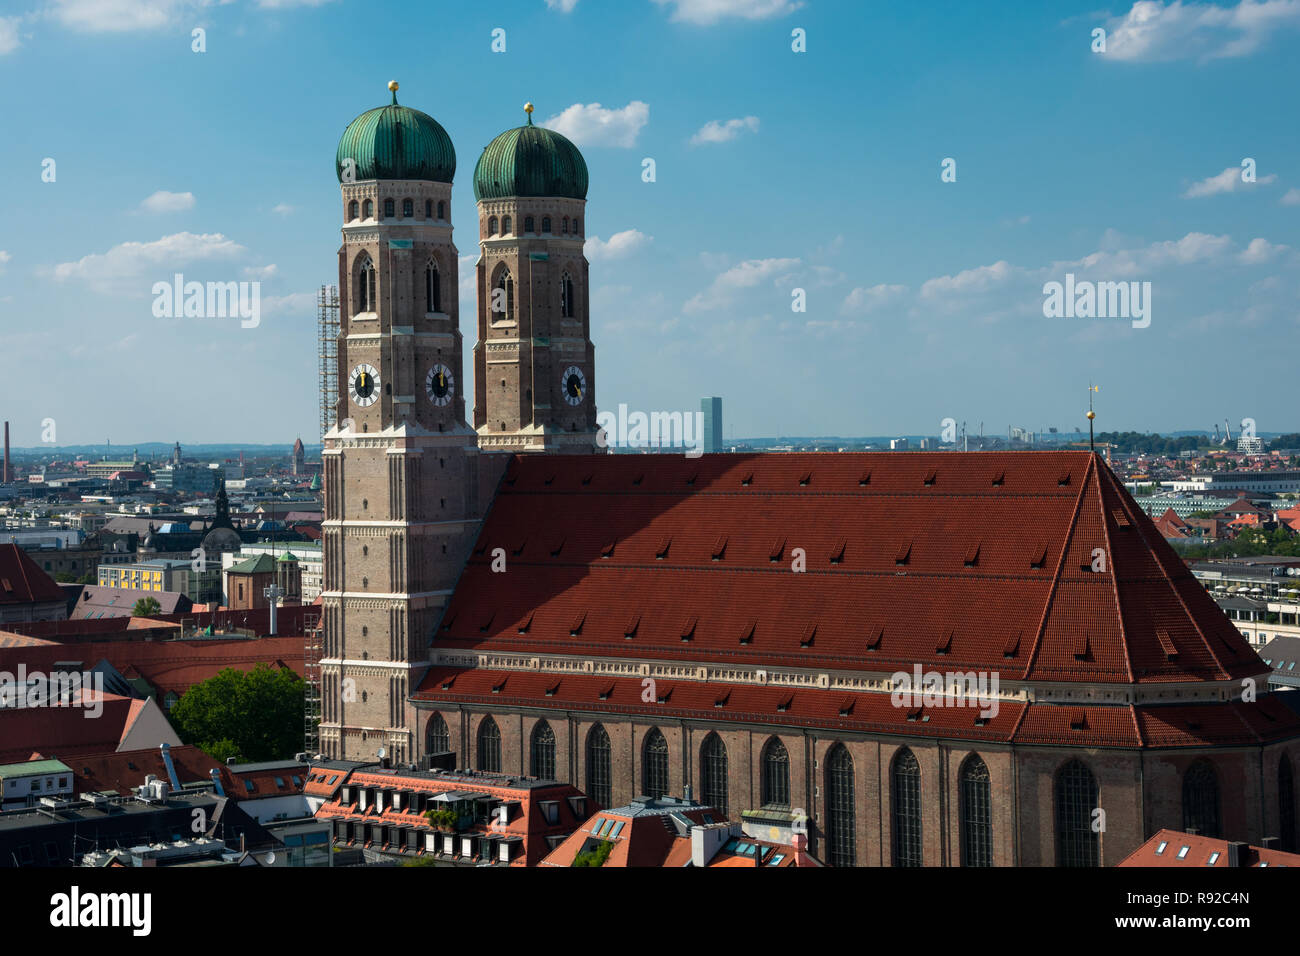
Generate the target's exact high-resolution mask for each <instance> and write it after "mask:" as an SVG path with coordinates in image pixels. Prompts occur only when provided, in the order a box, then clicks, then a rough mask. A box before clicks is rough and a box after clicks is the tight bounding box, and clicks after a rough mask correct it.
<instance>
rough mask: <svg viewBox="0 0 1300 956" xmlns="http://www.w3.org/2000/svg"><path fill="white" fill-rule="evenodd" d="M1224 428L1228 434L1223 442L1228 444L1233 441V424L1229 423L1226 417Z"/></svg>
mask: <svg viewBox="0 0 1300 956" xmlns="http://www.w3.org/2000/svg"><path fill="white" fill-rule="evenodd" d="M1223 430H1224V433H1225V434H1226V436H1227V437H1226V438H1224V439H1223V443H1224V444H1225V445H1226V444H1228V443H1229V442H1231V441H1232V426H1231V425H1229V424H1228V420H1227V419H1226V418H1225V419H1224V420H1223Z"/></svg>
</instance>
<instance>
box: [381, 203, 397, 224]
mask: <svg viewBox="0 0 1300 956" xmlns="http://www.w3.org/2000/svg"><path fill="white" fill-rule="evenodd" d="M394 215H396V214H395V213H394V212H393V201H392V200H391V199H385V200H384V218H385V219H392V218H393V216H394Z"/></svg>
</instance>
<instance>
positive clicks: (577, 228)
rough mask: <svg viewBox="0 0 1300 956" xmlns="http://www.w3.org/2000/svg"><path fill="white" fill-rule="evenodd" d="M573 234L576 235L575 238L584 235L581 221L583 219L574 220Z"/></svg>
mask: <svg viewBox="0 0 1300 956" xmlns="http://www.w3.org/2000/svg"><path fill="white" fill-rule="evenodd" d="M573 234H574V235H575V236H580V235H582V220H581V219H574V220H573Z"/></svg>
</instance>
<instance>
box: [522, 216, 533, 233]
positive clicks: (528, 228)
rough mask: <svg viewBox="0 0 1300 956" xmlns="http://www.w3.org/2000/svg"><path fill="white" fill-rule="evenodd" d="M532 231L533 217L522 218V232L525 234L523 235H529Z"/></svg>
mask: <svg viewBox="0 0 1300 956" xmlns="http://www.w3.org/2000/svg"><path fill="white" fill-rule="evenodd" d="M532 231H533V217H532V216H525V217H524V232H525V233H529V232H532Z"/></svg>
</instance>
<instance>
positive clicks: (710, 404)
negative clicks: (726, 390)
mask: <svg viewBox="0 0 1300 956" xmlns="http://www.w3.org/2000/svg"><path fill="white" fill-rule="evenodd" d="M700 411H701V412H703V413H704V434H703V436H702V437H703V439H704V453H705V454H706V455H711V454H713V453H715V452H720V451H722V399H721V398H718V397H716V396H715V397H714V398H702V399H700Z"/></svg>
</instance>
